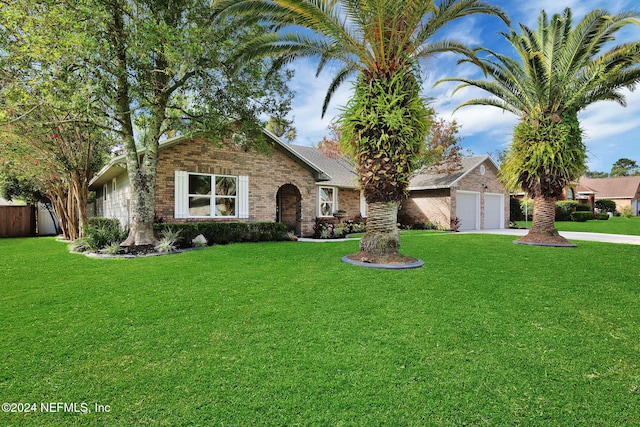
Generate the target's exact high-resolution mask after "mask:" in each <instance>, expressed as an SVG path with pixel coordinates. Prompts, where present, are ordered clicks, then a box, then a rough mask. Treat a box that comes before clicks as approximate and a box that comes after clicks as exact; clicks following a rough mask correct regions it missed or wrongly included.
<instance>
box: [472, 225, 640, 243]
mask: <svg viewBox="0 0 640 427" xmlns="http://www.w3.org/2000/svg"><path fill="white" fill-rule="evenodd" d="M528 232H529V230H525V229H513V228H506V229H501V230H498V229H495V230H493V229H492V230H470V231H461V232H460V233H461V234H465V233H470V234H506V235H510V236H524V235H525V234H527V233H528ZM560 235H561V236H562V237H564V238H565V239H568V240H589V241H592V242H605V243H623V244H627V245H640V236H628V235H624V234H604V233H582V232H577V231H561V232H560Z"/></svg>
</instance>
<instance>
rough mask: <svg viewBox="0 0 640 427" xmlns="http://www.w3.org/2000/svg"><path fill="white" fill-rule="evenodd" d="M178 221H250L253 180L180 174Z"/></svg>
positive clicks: (177, 185)
mask: <svg viewBox="0 0 640 427" xmlns="http://www.w3.org/2000/svg"><path fill="white" fill-rule="evenodd" d="M175 178H176V181H175V185H176V188H175V217H176V218H248V217H249V212H248V200H249V178H248V177H246V176H230V175H211V174H201V173H190V172H183V171H176V174H175Z"/></svg>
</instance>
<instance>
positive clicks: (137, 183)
mask: <svg viewBox="0 0 640 427" xmlns="http://www.w3.org/2000/svg"><path fill="white" fill-rule="evenodd" d="M131 196H132V197H131V212H130V218H129V236H128V237H127V239H126V240H125V241H124V242H122V244H121V246H132V245H136V246H144V245H154V244H156V243H157V240H156V237H155V235H154V231H153V216H154V206H155V197H156V174H155V171H154V172H153V173H144V172H143V171H142V170H138V171H137V173H136V174H135V175H133V176H132V177H131Z"/></svg>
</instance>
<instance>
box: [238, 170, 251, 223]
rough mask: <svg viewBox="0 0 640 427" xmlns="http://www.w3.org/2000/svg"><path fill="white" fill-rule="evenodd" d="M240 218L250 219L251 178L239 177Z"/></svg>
mask: <svg viewBox="0 0 640 427" xmlns="http://www.w3.org/2000/svg"><path fill="white" fill-rule="evenodd" d="M238 184H239V185H238V218H242V219H246V218H249V177H248V176H239V177H238Z"/></svg>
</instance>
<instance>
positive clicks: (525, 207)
mask: <svg viewBox="0 0 640 427" xmlns="http://www.w3.org/2000/svg"><path fill="white" fill-rule="evenodd" d="M520 212H521V215H522V219H524V220H527V221H530V220H531V219H533V200H532V199H529V198H524V199H522V200H520Z"/></svg>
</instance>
